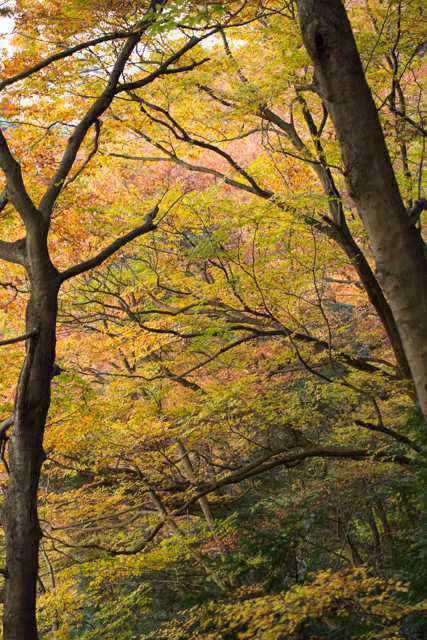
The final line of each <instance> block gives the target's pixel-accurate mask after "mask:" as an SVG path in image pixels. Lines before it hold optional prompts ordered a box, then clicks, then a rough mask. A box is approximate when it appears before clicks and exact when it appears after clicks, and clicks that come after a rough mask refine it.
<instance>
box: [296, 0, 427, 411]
mask: <svg viewBox="0 0 427 640" xmlns="http://www.w3.org/2000/svg"><path fill="white" fill-rule="evenodd" d="M298 5H299V19H300V24H301V30H302V34H303V38H304V44H305V46H306V48H307V51H308V52H309V54H310V56H311V58H312V60H313V63H314V70H315V82H316V84H317V87H318V90H319V92H320V95H321V96H322V99H323V101H324V104H325V106H326V108H327V110H328V113H330V115H331V118H332V120H333V123H334V127H335V131H336V133H337V137H338V140H339V143H340V147H341V152H342V158H343V162H344V168H345V176H346V181H347V185H348V189H349V193H350V196H351V197H352V199H353V200H354V202H355V203H356V206H357V208H358V211H359V214H360V216H361V218H362V220H363V224H364V225H365V227H366V229H367V231H368V234H369V238H370V240H371V243H372V248H373V251H374V254H375V260H376V265H377V271H378V275H379V278H380V280H381V283H382V286H383V287H384V291H385V294H386V297H387V298H388V301H389V303H390V306H391V309H392V311H393V314H394V317H395V320H396V324H397V327H398V330H399V334H400V336H401V338H402V342H403V345H404V349H405V353H406V357H407V359H408V362H409V366H410V368H411V372H412V376H413V380H414V383H415V387H416V390H417V395H418V400H419V403H420V408H421V411H422V413H423V415H424V417H425V418H426V417H427V265H426V259H425V253H424V245H423V242H422V240H421V238H420V235H419V232H418V230H417V229H416V227H415V224H414V219H413V218H412V217H411V214H412V211H407V210H406V209H405V207H404V204H403V201H402V197H401V195H400V192H399V187H398V185H397V182H396V178H395V175H394V172H393V168H392V165H391V162H390V157H389V153H388V150H387V147H386V144H385V140H384V135H383V132H382V129H381V125H380V122H379V119H378V113H377V108H376V106H375V103H374V101H373V99H372V95H371V92H370V89H369V86H368V84H367V82H366V78H365V75H364V72H363V68H362V64H361V61H360V57H359V54H358V51H357V47H356V43H355V40H354V37H353V33H352V29H351V26H350V23H349V20H348V17H347V14H346V11H345V8H344V5H343V3H342V2H341V0H325V1H323V0H322V1H320V2H314V1H311V0H310V1H307V2H306V1H305V0H302V1H300V2H299V3H298ZM423 207H424V203H423V202H420V203H417V205H416V206H415V209H418V210H419V212H420V211H421V210H422V208H423ZM415 220H416V218H415Z"/></svg>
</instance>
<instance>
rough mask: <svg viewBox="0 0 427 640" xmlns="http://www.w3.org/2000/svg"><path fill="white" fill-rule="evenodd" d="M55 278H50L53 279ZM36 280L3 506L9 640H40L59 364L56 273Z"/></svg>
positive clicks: (28, 323)
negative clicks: (43, 476)
mask: <svg viewBox="0 0 427 640" xmlns="http://www.w3.org/2000/svg"><path fill="white" fill-rule="evenodd" d="M49 275H50V277H49ZM49 275H48V276H47V277H45V278H44V279H43V281H40V280H39V281H33V282H32V293H31V298H30V301H29V303H28V307H27V320H26V325H27V331H31V330H34V329H35V330H36V331H37V333H36V335H35V336H34V337H32V338H30V339H29V340H28V341H27V350H26V358H25V363H24V366H23V368H22V371H21V375H20V378H19V382H18V388H17V393H16V401H15V414H14V425H13V431H12V435H11V438H10V449H9V467H10V476H9V483H8V488H7V495H6V502H5V508H4V526H5V535H6V585H5V606H4V619H3V622H4V627H3V629H4V640H37V639H38V634H37V624H36V589H37V575H38V558H39V543H40V537H41V530H40V526H39V521H38V515H37V490H38V484H39V478H40V470H41V466H42V463H43V460H44V451H43V432H44V425H45V421H46V416H47V412H48V410H49V404H50V386H51V377H52V368H53V364H54V361H55V325H56V315H57V296H58V282H57V281H56V272H55V271H54V270H53V267H52V271H51V273H50V274H49Z"/></svg>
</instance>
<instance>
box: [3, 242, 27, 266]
mask: <svg viewBox="0 0 427 640" xmlns="http://www.w3.org/2000/svg"><path fill="white" fill-rule="evenodd" d="M0 260H5V261H6V262H13V263H14V264H20V265H22V266H23V267H25V266H26V261H27V258H26V255H25V238H21V239H20V240H16V241H15V242H5V241H4V240H0Z"/></svg>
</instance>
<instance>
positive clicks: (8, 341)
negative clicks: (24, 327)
mask: <svg viewBox="0 0 427 640" xmlns="http://www.w3.org/2000/svg"><path fill="white" fill-rule="evenodd" d="M37 334H38V330H37V329H31V331H28V332H27V333H23V334H22V336H16V337H15V338H7V339H6V340H0V347H4V346H6V345H7V344H15V343H16V342H23V341H24V340H28V338H34V336H36V335H37Z"/></svg>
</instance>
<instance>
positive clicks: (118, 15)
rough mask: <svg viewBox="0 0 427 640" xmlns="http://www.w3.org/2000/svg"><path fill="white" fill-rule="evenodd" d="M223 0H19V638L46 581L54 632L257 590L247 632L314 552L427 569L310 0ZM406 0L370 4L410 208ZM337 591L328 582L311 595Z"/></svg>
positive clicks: (11, 499)
mask: <svg viewBox="0 0 427 640" xmlns="http://www.w3.org/2000/svg"><path fill="white" fill-rule="evenodd" d="M223 4H224V3H220V4H218V3H215V2H213V3H212V2H207V3H199V2H187V1H180V2H177V3H168V2H157V3H156V2H154V3H151V4H148V3H147V4H144V5H143V6H140V5H138V6H137V8H136V9H135V6H134V3H121V2H118V3H104V2H102V1H101V2H99V1H98V0H97V1H96V2H91V3H81V1H80V0H68V1H67V2H64V3H62V4H61V7H59V6H58V3H57V2H56V1H55V2H53V1H52V2H51V1H50V0H46V2H43V3H39V4H38V5H37V6H34V5H33V3H30V2H28V3H27V2H22V3H20V4H19V10H20V12H21V13H20V14H16V20H17V31H18V32H19V35H17V36H16V41H15V46H16V48H17V53H16V54H15V53H14V52H13V51H12V53H11V54H10V57H8V58H7V59H6V60H5V63H4V67H5V68H4V71H5V73H4V79H3V81H2V83H1V85H0V86H2V88H3V92H4V94H3V95H4V96H5V97H4V100H3V102H2V107H3V108H4V111H5V113H6V116H5V118H6V120H5V124H6V125H7V126H6V127H5V131H4V134H3V138H2V146H1V148H0V151H1V154H0V155H1V161H2V163H3V164H2V167H3V171H4V174H5V177H6V183H7V184H6V189H5V192H4V195H3V198H2V204H3V207H4V208H3V213H2V219H1V222H2V229H3V230H4V234H5V235H4V236H3V237H5V238H8V241H7V242H6V241H3V242H2V243H1V244H0V250H1V252H2V257H3V258H4V260H3V262H5V264H6V266H4V265H0V294H1V305H2V307H1V309H0V322H1V323H2V324H3V330H4V333H5V335H4V336H1V337H2V340H1V341H0V345H1V346H2V347H3V353H5V357H4V360H3V361H2V362H1V363H0V368H1V372H2V373H3V376H2V378H4V380H2V381H1V382H0V394H1V395H0V400H1V403H2V410H3V411H4V412H5V415H6V416H7V417H6V419H5V420H4V421H3V423H2V424H1V426H0V435H1V449H0V452H1V460H2V462H3V464H4V466H5V474H4V475H3V476H2V478H5V479H6V481H7V485H8V488H7V491H8V498H7V502H6V506H5V528H6V534H7V535H6V550H7V566H6V569H5V571H4V577H5V579H6V603H5V634H6V636H5V637H6V640H7V639H8V638H14V639H15V640H16V638H23V637H25V638H27V637H29V638H36V637H37V631H36V625H35V611H36V606H35V600H36V598H35V596H36V592H37V595H38V599H39V605H38V615H39V631H38V634H39V636H41V637H45V636H46V637H49V636H50V635H53V636H54V637H55V638H56V637H58V638H59V637H61V638H67V640H68V638H71V637H75V636H76V634H77V635H78V636H79V637H81V638H82V639H84V640H94V639H95V638H96V640H98V638H103V639H105V640H107V639H108V640H112V639H114V640H118V639H119V638H120V639H121V638H123V639H125V638H128V637H135V636H139V635H140V634H141V633H146V632H147V633H148V632H150V631H153V633H157V630H158V626H159V624H160V621H162V620H163V619H164V618H165V617H169V618H171V617H173V616H174V614H175V613H176V612H177V611H178V610H179V609H182V608H188V607H189V606H190V605H192V604H194V603H195V602H196V603H203V602H208V603H209V602H210V601H213V602H215V601H217V600H218V601H220V603H221V604H220V605H219V606H222V603H223V602H224V601H227V599H233V601H236V602H238V605H237V606H236V607H231V608H230V609H229V616H228V617H227V619H223V620H219V621H218V625H219V626H218V629H221V631H218V633H226V632H228V631H230V630H232V629H233V624H234V622H233V618H234V617H235V616H236V615H237V614H238V611H239V608H240V603H241V602H242V600H241V599H243V601H248V598H247V596H248V595H255V596H256V597H255V599H253V598H252V597H251V598H250V599H249V601H248V602H249V604H248V616H247V619H246V620H243V622H242V624H243V625H244V626H245V625H247V624H248V621H249V619H250V617H251V611H252V606H253V607H254V611H259V614H260V616H259V617H260V624H262V625H264V624H267V622H268V615H269V603H270V602H274V603H275V606H276V605H277V607H278V614H280V616H281V615H282V612H281V609H280V598H281V597H282V596H281V595H277V594H281V593H282V592H283V590H288V589H290V590H291V591H290V592H289V593H290V596H289V597H290V598H291V599H292V597H293V594H294V593H295V594H296V597H297V599H298V589H299V585H300V584H301V583H302V584H305V583H306V582H307V584H308V585H309V584H310V582H309V581H310V578H309V576H310V573H311V572H313V571H314V572H318V571H319V569H326V570H327V571H329V570H330V569H331V568H332V569H333V570H334V571H335V570H338V569H339V570H341V569H343V568H348V567H358V566H359V565H360V564H366V565H367V566H368V567H369V570H370V571H371V572H372V573H373V574H374V575H375V576H383V575H389V574H392V575H393V576H397V577H398V578H400V577H401V576H402V574H403V575H404V577H405V579H407V578H408V575H407V574H405V573H404V572H405V571H408V569H407V567H408V566H409V564H408V562H407V558H408V556H409V555H410V556H411V557H413V558H418V557H419V558H421V557H422V554H423V548H422V546H421V547H417V546H416V545H417V544H418V540H417V539H418V538H419V539H421V537H422V536H421V530H422V524H421V511H422V508H421V501H420V498H419V495H418V494H417V491H418V489H417V487H418V484H417V483H419V484H421V480H420V479H419V477H420V476H419V475H418V474H421V471H420V467H421V464H420V461H422V456H423V451H424V443H423V439H422V437H421V436H420V434H419V432H418V423H417V418H416V415H414V414H413V411H414V406H413V405H414V397H413V392H412V390H411V385H410V383H409V384H408V378H410V376H411V373H410V370H409V367H408V361H407V358H406V355H405V348H404V346H403V343H402V340H401V336H400V333H399V323H398V322H397V316H396V314H395V313H394V311H393V309H392V306H391V305H390V304H389V301H390V300H388V299H387V298H389V296H386V295H384V293H383V288H382V286H381V284H380V282H379V280H378V279H377V276H376V274H375V272H374V270H373V268H372V266H371V264H372V254H371V250H370V247H369V243H368V242H367V239H366V234H365V231H364V229H363V226H362V225H361V224H360V222H359V221H358V220H357V219H356V217H355V216H353V214H352V209H353V204H354V200H352V199H351V198H349V196H348V193H347V190H346V185H345V180H344V175H343V172H342V167H341V164H340V159H339V148H338V144H337V141H336V136H335V133H334V128H333V127H332V126H331V118H330V111H331V109H330V108H329V107H328V108H326V106H325V104H323V101H322V98H321V97H319V92H318V89H317V88H316V86H315V85H314V84H313V82H312V77H311V74H312V70H311V67H310V64H309V60H308V56H307V54H306V52H305V50H304V48H303V47H302V44H301V41H300V40H299V39H298V36H297V34H296V22H297V16H296V14H295V11H294V9H295V3H294V2H277V1H276V0H274V1H272V2H271V3H268V6H267V5H266V3H261V2H258V1H255V0H254V2H247V3H242V4H240V3H234V2H233V3H225V4H226V5H227V6H225V7H224V6H222V5H223ZM412 4H413V7H412V10H411V11H410V12H408V14H406V15H405V16H402V17H401V20H400V21H394V20H393V19H391V18H390V15H389V13H388V10H387V8H386V7H385V6H383V4H382V3H377V2H376V0H373V1H372V2H371V1H370V2H369V3H368V4H367V6H365V5H361V4H360V3H352V5H351V11H352V20H354V24H355V25H357V26H358V27H359V37H360V47H361V52H362V57H363V59H364V61H365V69H368V68H369V67H370V68H371V75H370V83H371V86H372V90H373V92H374V94H375V97H376V99H377V100H378V102H381V103H382V102H383V101H384V105H388V107H389V111H387V112H386V114H384V113H383V112H382V122H383V123H384V131H385V132H386V134H387V141H388V143H389V145H390V148H391V150H392V156H393V160H394V170H395V172H396V177H397V179H398V181H399V185H400V187H401V189H402V193H404V194H405V198H406V204H407V208H408V209H410V211H411V220H412V221H414V220H415V219H416V218H417V216H418V214H419V213H420V208H422V206H423V204H422V198H421V197H420V193H419V192H417V183H418V182H419V181H420V180H419V179H418V175H420V174H421V171H422V161H418V156H417V154H418V151H419V150H420V147H421V145H420V144H419V142H418V140H419V138H417V136H419V134H420V133H421V132H422V128H423V127H422V117H421V116H420V115H419V113H418V112H417V101H416V99H415V97H416V95H417V92H418V78H417V75H416V71H417V69H418V68H419V64H420V63H419V60H418V57H417V56H416V55H413V50H414V48H415V50H416V49H417V47H418V46H419V45H418V44H417V42H418V41H417V37H418V33H419V30H420V27H419V26H418V30H417V28H416V25H415V28H414V20H415V18H414V15H415V14H416V5H417V3H416V2H415V1H414V2H413V3H412ZM224 10H226V11H225V13H224ZM402 33H403V34H405V35H404V36H402ZM399 34H400V35H399ZM208 37H209V38H210V40H209V45H208V46H206V47H205V46H204V44H203V43H204V41H205V39H207V38H208ZM395 37H396V40H397V43H396V44H395V45H393V44H392V45H390V42H392V41H393V40H394V38H395ZM34 42H37V43H38V44H37V46H36V47H35V46H34V44H33V43H34ZM54 43H57V44H54ZM39 45H40V49H39V50H38V49H37V47H38V46H39ZM260 51H262V52H263V53H262V60H261V57H260ZM393 55H394V56H395V58H397V60H398V63H396V64H394V63H393ZM193 56H194V57H193ZM402 58H403V60H402ZM372 60H375V63H376V64H378V67H379V69H380V70H381V72H380V71H378V73H377V72H375V73H373V72H372ZM389 60H391V62H392V64H391V66H390V65H389ZM382 63H384V66H385V69H383V68H382V67H381V64H382ZM399 65H400V67H399ZM402 68H403V71H402V70H401V69H402ZM6 72H7V73H6ZM412 76H413V77H412ZM402 78H403V79H402ZM389 82H391V83H392V91H391V92H390V94H388V83H389ZM393 92H394V93H393ZM393 96H394V97H393ZM402 96H403V97H402ZM408 105H410V106H408ZM328 109H329V110H328ZM90 134H92V135H90ZM64 147H65V152H62V149H63V148H64ZM153 148H154V149H155V151H154V155H153V154H152V150H153ZM420 156H421V158H422V149H421V153H420ZM17 158H19V163H18V161H17V160H16V159H17ZM52 176H54V177H53V178H52ZM414 185H415V187H414ZM415 193H417V198H415V197H414V196H415ZM416 199H417V200H418V202H416V201H415V200H416ZM36 203H38V204H37V206H36ZM147 210H149V211H150V213H148V214H145V212H146V211H147ZM140 211H143V212H144V213H143V214H141V213H140ZM325 212H326V213H325ZM16 213H18V216H17V215H16ZM141 215H143V216H146V217H145V220H144V223H143V224H141ZM405 215H406V214H405ZM22 222H23V223H24V226H25V229H26V236H25V238H21V239H20V240H17V241H16V240H15V238H16V237H18V238H19V237H20V235H19V236H18V231H19V234H21V229H20V226H21V223H22ZM133 227H134V228H133ZM417 227H418V228H419V223H417ZM129 228H133V230H132V231H130V232H128V229H129ZM154 230H155V231H156V232H155V233H154V234H151V233H149V232H150V231H154ZM120 233H123V235H120ZM411 233H412V232H411ZM413 233H414V234H415V235H416V234H418V233H419V229H418V230H417V231H414V232H413ZM112 237H113V238H114V237H115V238H116V240H115V241H113V242H111V238H112ZM131 241H132V242H131ZM104 243H105V244H107V245H108V246H107V248H106V249H105V250H103V251H99V249H98V246H102V245H103V244H104ZM93 253H95V255H94V257H93V258H90V259H88V260H87V259H83V256H85V255H87V254H89V255H92V254H93ZM14 263H15V264H14ZM70 264H72V265H74V266H71V267H70V266H69V265H70ZM95 267H96V270H95ZM22 268H23V269H22ZM22 270H23V271H24V273H25V274H26V275H22ZM3 274H7V276H6V275H4V276H3ZM60 289H61V296H60V297H58V294H59V290H60ZM28 293H30V300H29V304H28V319H27V325H26V329H25V333H24V330H23V329H21V324H20V322H21V318H22V309H23V305H24V303H25V302H26V300H27V295H28ZM58 306H59V309H58V308H57V307H58ZM14 331H15V333H14ZM57 331H58V335H59V336H60V340H59V341H58V349H57V351H55V343H56V335H55V334H56V332H57ZM94 338H96V339H94ZM24 340H25V343H26V349H27V352H26V359H25V363H24V367H23V368H22V371H21V375H20V379H19V385H18V389H17V392H16V395H15V401H14V403H13V402H12V401H11V388H12V385H11V384H10V381H11V380H12V379H14V376H15V372H16V371H17V369H18V365H19V363H20V356H19V353H20V352H19V349H20V348H21V347H22V345H23V342H24ZM58 374H60V375H58ZM51 388H53V390H54V393H53V394H52V399H51V398H50V395H51ZM51 400H52V401H51ZM13 405H14V406H13ZM11 414H12V415H11ZM45 427H47V428H45ZM9 435H11V437H10V438H9V439H8V437H9ZM7 471H9V472H10V475H9V476H7ZM37 488H39V490H38V492H37ZM16 523H18V524H19V527H16V526H15V524H16ZM17 550H18V551H19V553H17ZM399 562H401V563H402V565H403V564H404V562H406V563H407V564H406V565H405V567H403V569H402V568H400V569H399V567H398V564H399ZM328 575H329V574H328ZM348 575H349V579H348V585H349V588H350V589H351V584H352V579H353V578H352V575H353V574H352V573H349V574H348ZM412 575H414V574H411V576H412ZM332 576H333V577H332V578H331V581H330V583H331V584H330V586H331V592H330V593H331V597H332V598H333V603H334V602H335V600H334V598H335V596H334V594H335V588H336V587H337V588H338V589H339V588H340V585H341V584H342V583H341V582H340V580H341V577H340V576H341V573H337V574H336V575H335V574H332ZM326 582H329V580H327V581H326ZM414 582H415V581H414ZM421 582H422V579H421ZM362 583H363V584H362V589H361V591H362V600H363V598H364V595H363V594H364V593H365V591H369V584H374V585H376V586H375V589H376V588H377V587H378V589H380V590H381V589H383V586H384V585H383V583H381V584H380V582H378V578H375V579H374V580H373V583H370V578H367V579H366V581H365V579H363V580H362ZM393 584H394V583H393ZM293 585H296V588H295V590H294V591H292V587H293ZM324 589H326V590H327V589H328V587H327V586H326V587H325V583H324V581H322V574H320V578H319V580H318V582H317V587H316V589H314V591H313V590H311V587H310V586H308V587H306V588H305V591H304V593H306V596H307V599H308V598H310V597H311V594H312V593H314V598H315V599H316V602H315V603H314V605H313V612H314V613H316V612H318V611H322V606H323V605H322V593H323V590H324ZM382 593H383V594H384V597H388V595H387V594H388V591H387V588H385V589H384V591H383V592H382ZM258 595H260V598H258V597H257V596H258ZM381 597H382V594H381ZM302 604H303V605H304V606H305V601H303V602H302ZM317 604H318V605H319V606H317ZM340 606H341V605H340ZM343 606H344V605H343ZM349 606H350V605H349ZM373 606H374V608H375V609H376V611H377V603H376V601H374V602H373ZM351 607H354V609H357V608H358V607H359V602H358V601H356V600H354V601H353V600H352V602H351ZM208 609H209V607H208ZM212 610H213V611H214V614H215V615H216V613H215V612H216V611H217V608H216V605H215V604H214V605H213V609H212ZM402 611H403V613H402V615H400V614H399V613H398V615H397V620H396V625H395V631H396V633H398V632H399V631H400V628H401V625H402V624H403V623H402V619H403V616H405V623H404V624H406V616H407V614H408V617H410V615H411V609H407V608H406V607H403V608H402ZM166 612H167V613H166ZM383 613H384V615H382V617H381V615H380V616H379V620H378V628H380V629H382V630H383V629H386V628H387V617H388V616H389V614H390V613H391V616H392V619H393V621H395V616H394V605H392V607H391V610H388V609H386V610H384V612H383ZM329 615H331V620H332V622H331V625H332V627H333V625H334V624H335V618H334V615H335V610H334V608H333V606H332V609H331V610H329V608H328V624H329ZM265 616H267V622H265ZM195 617H196V618H197V619H199V618H200V616H199V610H198V609H197V610H196V612H195ZM362 618H363V616H362ZM187 619H188V618H187V614H184V615H183V617H179V618H178V622H177V624H179V623H180V621H181V622H182V621H184V622H185V624H186V621H187ZM357 620H359V618H357ZM193 622H194V618H193V616H192V614H190V620H189V625H190V631H189V633H190V634H191V633H192V632H193V631H194V627H193ZM208 622H209V624H211V622H210V621H208ZM299 622H301V625H300V626H301V628H302V629H303V630H302V631H301V633H304V629H305V625H306V624H311V622H310V621H307V620H306V619H305V618H304V617H303V615H302V613H301V611H300V608H299V606H296V608H295V612H294V614H293V619H292V620H289V619H288V618H287V617H286V616H285V617H283V619H281V620H279V622H278V624H279V625H282V628H281V630H280V631H279V632H282V631H283V628H285V629H287V628H288V627H287V625H288V624H292V625H294V627H295V625H296V627H295V628H297V629H298V630H299V629H300V626H298V624H297V623H299ZM344 622H345V621H344ZM204 623H205V620H203V621H202V624H204ZM350 623H351V621H350ZM362 623H364V620H362ZM212 624H216V623H212ZM345 624H347V622H345ZM375 624H376V622H375ZM283 625H284V627H283ZM174 626H175V627H176V625H172V628H173V632H175V631H176V628H174ZM326 626H328V625H326ZM346 628H347V627H346ZM242 630H243V631H244V629H241V628H240V627H239V628H238V629H236V632H240V631H242ZM270 630H271V631H272V632H273V631H274V628H272V629H270ZM230 632H231V631H230ZM298 632H299V631H298ZM323 632H325V633H327V632H326V631H325V629H324V628H323V627H322V633H323ZM369 632H370V630H369ZM393 632H394V630H393ZM166 633H167V630H166ZM343 633H345V632H344V631H343Z"/></svg>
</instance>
